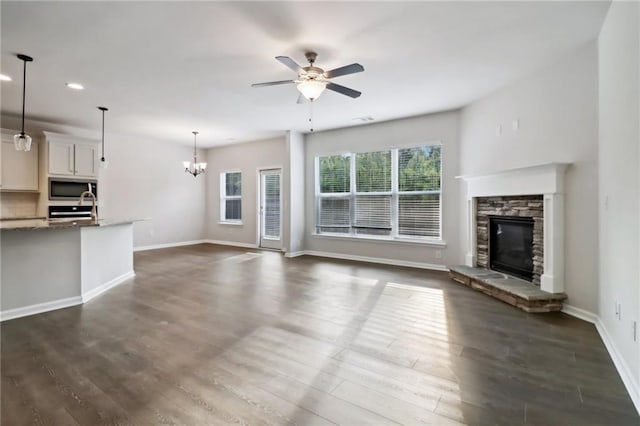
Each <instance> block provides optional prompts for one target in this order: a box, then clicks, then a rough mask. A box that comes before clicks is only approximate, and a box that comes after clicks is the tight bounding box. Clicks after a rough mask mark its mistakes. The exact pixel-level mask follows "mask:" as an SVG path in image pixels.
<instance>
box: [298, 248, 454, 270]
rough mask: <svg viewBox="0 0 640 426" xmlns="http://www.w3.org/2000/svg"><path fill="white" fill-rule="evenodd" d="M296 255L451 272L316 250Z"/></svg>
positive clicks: (405, 262)
mask: <svg viewBox="0 0 640 426" xmlns="http://www.w3.org/2000/svg"><path fill="white" fill-rule="evenodd" d="M296 253H300V254H298V256H302V255H309V256H317V257H329V258H332V259H343V260H355V261H357V262H368V263H379V264H383V265H393V266H407V267H410V268H420V269H429V270H431V271H443V272H447V271H449V268H447V267H446V266H444V265H436V264H433V263H424V262H410V261H407V260H397V259H388V258H384V257H369V256H357V255H352V254H343V253H331V252H324V251H315V250H305V251H304V252H296Z"/></svg>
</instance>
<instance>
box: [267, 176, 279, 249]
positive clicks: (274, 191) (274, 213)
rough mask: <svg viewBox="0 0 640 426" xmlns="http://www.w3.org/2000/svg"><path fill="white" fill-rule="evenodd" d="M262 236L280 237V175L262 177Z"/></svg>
mask: <svg viewBox="0 0 640 426" xmlns="http://www.w3.org/2000/svg"><path fill="white" fill-rule="evenodd" d="M264 200H265V206H264V209H265V210H264V236H265V237H271V238H280V175H279V174H268V175H265V177H264Z"/></svg>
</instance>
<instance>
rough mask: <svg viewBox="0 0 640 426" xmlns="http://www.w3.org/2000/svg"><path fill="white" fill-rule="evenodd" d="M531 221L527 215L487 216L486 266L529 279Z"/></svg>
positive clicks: (531, 265) (531, 275) (531, 238)
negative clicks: (487, 244) (487, 258)
mask: <svg viewBox="0 0 640 426" xmlns="http://www.w3.org/2000/svg"><path fill="white" fill-rule="evenodd" d="M533 225H534V220H533V218H531V217H514V216H489V267H490V268H491V269H493V270H494V271H499V272H504V273H506V274H510V275H514V276H516V277H518V278H522V279H524V280H527V281H532V280H533V266H534V265H533Z"/></svg>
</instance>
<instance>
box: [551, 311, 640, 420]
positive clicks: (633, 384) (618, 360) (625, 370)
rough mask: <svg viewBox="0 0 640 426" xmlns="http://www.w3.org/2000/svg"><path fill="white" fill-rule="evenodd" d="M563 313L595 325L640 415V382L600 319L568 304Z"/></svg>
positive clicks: (591, 313)
mask: <svg viewBox="0 0 640 426" xmlns="http://www.w3.org/2000/svg"><path fill="white" fill-rule="evenodd" d="M562 312H564V313H565V314H568V315H571V316H572V317H576V318H579V319H581V320H584V321H587V322H590V323H592V324H593V325H595V327H596V330H598V334H600V338H601V339H602V342H603V343H604V346H605V347H606V348H607V352H609V356H610V357H611V359H612V360H613V364H614V365H615V366H616V370H618V374H620V377H621V378H622V383H624V386H625V387H626V388H627V392H629V396H630V397H631V400H632V401H633V404H634V405H635V406H636V410H637V411H638V414H640V386H638V382H637V381H636V379H635V377H634V376H633V373H632V372H631V368H629V365H628V364H627V363H626V362H625V360H624V358H622V356H620V352H619V351H618V349H617V348H616V345H615V343H614V341H613V339H612V338H611V335H610V334H609V332H608V331H607V328H606V327H605V326H604V323H603V322H602V320H601V319H600V317H599V316H598V315H596V314H594V313H593V312H589V311H586V310H584V309H580V308H576V307H575V306H571V305H566V304H564V305H563V306H562Z"/></svg>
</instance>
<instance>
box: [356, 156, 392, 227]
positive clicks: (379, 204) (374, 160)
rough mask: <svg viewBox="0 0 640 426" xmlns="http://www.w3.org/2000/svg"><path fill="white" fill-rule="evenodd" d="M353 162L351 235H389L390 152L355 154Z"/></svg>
mask: <svg viewBox="0 0 640 426" xmlns="http://www.w3.org/2000/svg"><path fill="white" fill-rule="evenodd" d="M355 162H356V193H355V203H354V220H353V227H354V232H355V233H356V234H361V235H391V151H380V152H365V153H359V154H356V156H355Z"/></svg>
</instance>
